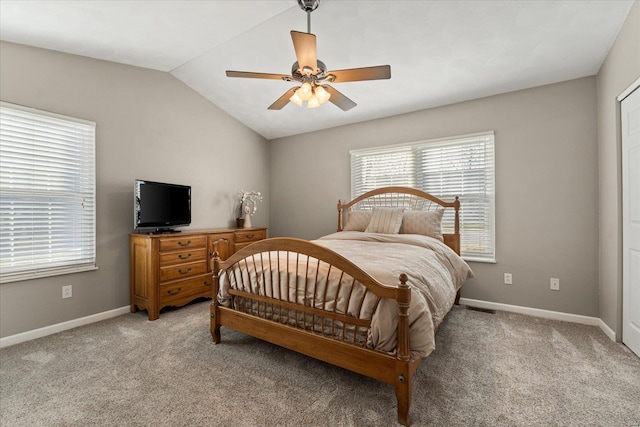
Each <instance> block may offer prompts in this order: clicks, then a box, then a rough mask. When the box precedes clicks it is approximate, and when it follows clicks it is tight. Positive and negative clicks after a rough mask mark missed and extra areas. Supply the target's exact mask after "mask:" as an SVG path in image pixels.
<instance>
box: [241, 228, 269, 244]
mask: <svg viewBox="0 0 640 427" xmlns="http://www.w3.org/2000/svg"><path fill="white" fill-rule="evenodd" d="M266 237H267V232H266V231H265V230H247V231H236V236H235V242H236V243H252V242H257V241H258V240H262V239H265V238H266Z"/></svg>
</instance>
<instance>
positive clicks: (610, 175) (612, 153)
mask: <svg viewBox="0 0 640 427" xmlns="http://www.w3.org/2000/svg"><path fill="white" fill-rule="evenodd" d="M637 78H640V2H638V1H636V2H634V5H633V6H632V7H631V10H630V11H629V15H628V16H627V19H626V21H625V23H624V25H623V27H622V28H621V30H620V32H619V33H618V37H617V39H616V41H615V43H614V44H613V46H612V47H611V50H610V51H609V55H608V56H607V59H606V60H605V62H604V63H603V65H602V67H601V68H600V72H599V73H598V81H597V94H598V172H599V181H598V190H599V193H600V202H599V213H600V219H599V225H600V229H599V230H600V236H599V247H600V292H599V298H600V312H599V317H600V318H601V319H602V320H603V321H604V322H605V323H606V324H607V325H608V326H609V327H610V328H611V329H612V330H613V331H614V332H615V333H616V336H617V338H618V339H620V338H621V334H622V181H621V179H622V169H621V167H622V166H621V142H620V103H619V102H618V101H617V99H616V98H617V96H618V95H620V94H621V93H622V92H623V91H624V90H625V89H626V88H627V87H628V86H629V85H630V84H632V83H633V82H634V81H635V80H636V79H637Z"/></svg>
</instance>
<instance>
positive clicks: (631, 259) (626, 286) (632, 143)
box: [620, 88, 640, 356]
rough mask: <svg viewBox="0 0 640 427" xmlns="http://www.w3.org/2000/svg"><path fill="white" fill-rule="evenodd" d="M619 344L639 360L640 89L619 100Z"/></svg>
mask: <svg viewBox="0 0 640 427" xmlns="http://www.w3.org/2000/svg"><path fill="white" fill-rule="evenodd" d="M620 108H621V110H620V111H621V120H622V342H623V343H624V344H625V345H626V346H627V347H629V348H630V349H631V350H632V351H633V352H634V353H636V354H637V355H639V356H640V88H637V89H636V90H634V91H633V92H632V93H631V94H630V95H629V96H627V97H626V98H625V99H623V100H622V104H621V107H620Z"/></svg>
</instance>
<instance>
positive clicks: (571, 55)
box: [0, 0, 633, 139]
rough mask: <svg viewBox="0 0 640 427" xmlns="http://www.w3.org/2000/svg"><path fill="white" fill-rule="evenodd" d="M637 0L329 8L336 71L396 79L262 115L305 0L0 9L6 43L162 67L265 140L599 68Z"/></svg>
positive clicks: (319, 31) (381, 0)
mask: <svg viewBox="0 0 640 427" xmlns="http://www.w3.org/2000/svg"><path fill="white" fill-rule="evenodd" d="M632 4H633V0H606V1H596V0H581V1H577V0H569V1H561V0H553V1H542V0H531V1H529V0H526V1H525V0H503V1H502V0H501V1H460V0H457V1H416V0H413V1H399V0H390V1H385V0H372V1H364V0H360V1H344V0H321V3H320V6H319V8H318V9H317V10H316V11H314V12H313V13H312V14H311V32H312V33H314V34H316V36H317V46H318V58H319V59H320V60H322V61H324V63H325V64H326V65H327V67H328V69H329V70H332V69H333V70H338V69H344V68H356V67H365V66H374V65H385V64H389V65H391V79H390V80H377V81H365V82H350V83H336V84H334V87H335V88H336V89H338V90H339V91H340V92H342V93H343V94H344V95H346V96H348V97H349V98H351V99H352V100H354V101H355V102H356V103H357V104H358V106H357V107H355V108H353V109H351V110H349V111H347V112H344V111H342V110H340V109H339V108H338V107H336V106H334V105H333V104H331V103H327V104H325V105H323V106H321V107H320V108H316V109H306V108H301V107H298V106H296V105H294V104H292V103H290V104H288V105H287V106H286V107H284V108H283V109H282V110H280V111H271V110H267V107H268V106H269V105H271V103H273V101H275V100H276V99H277V98H279V97H280V96H281V95H282V94H283V93H284V92H286V91H287V90H288V89H289V88H290V87H293V86H294V84H292V83H291V82H284V81H277V80H255V79H238V78H228V77H226V76H225V70H227V69H230V70H239V71H257V72H266V73H276V74H289V73H290V72H291V65H292V64H293V62H295V60H296V59H295V53H294V50H293V44H292V42H291V36H290V31H291V30H297V31H306V26H307V17H306V14H305V13H304V12H303V11H302V10H301V9H300V8H299V7H298V5H297V2H296V0H268V1H248V0H241V1H239V0H235V1H220V0H217V1H152V0H146V1H125V0H122V1H79V0H77V1H56V0H49V1H26V0H23V1H14V0H2V1H0V39H2V40H6V41H10V42H15V43H21V44H26V45H32V46H37V47H42V48H46V49H53V50H58V51H62V52H68V53H73V54H77V55H84V56H89V57H93V58H99V59H104V60H108V61H115V62H121V63H125V64H131V65H136V66H140V67H146V68H151V69H155V70H161V71H167V72H170V73H171V74H173V75H174V76H175V77H177V78H178V79H180V80H182V81H183V82H184V83H186V84H187V85H189V86H190V87H192V88H193V89H195V90H196V91H198V92H199V93H201V94H202V95H203V96H205V97H206V98H208V99H209V100H210V101H211V102H213V103H214V104H216V105H217V106H219V107H220V108H222V109H223V110H225V111H226V112H227V113H229V114H230V115H232V116H233V117H235V118H236V119H238V120H239V121H241V122H242V123H244V124H245V125H247V126H248V127H250V128H251V129H253V130H254V131H256V132H257V133H259V134H261V135H262V136H264V137H265V138H267V139H273V138H278V137H282V136H287V135H295V134H300V133H305V132H310V131H314V130H319V129H326V128H331V127H335V126H340V125H345V124H349V123H355V122H361V121H365V120H371V119H376V118H381V117H387V116H391V115H396V114H402V113H407V112H411V111H416V110H421V109H425V108H430V107H435V106H439V105H445V104H451V103H454V102H460V101H464V100H469V99H475V98H480V97H484V96H490V95H495V94H499V93H505V92H510V91H514V90H518V89H524V88H528V87H534V86H539V85H544V84H549V83H555V82H559V81H564V80H570V79H574V78H579V77H584V76H590V75H594V74H596V73H597V72H598V70H599V68H600V66H601V65H602V62H603V61H604V59H605V57H606V55H607V53H608V51H609V49H610V47H611V45H612V44H613V41H614V39H615V37H616V35H617V33H618V31H619V29H620V27H621V26H622V24H623V22H624V19H625V18H626V16H627V14H628V12H629V9H630V8H631V6H632Z"/></svg>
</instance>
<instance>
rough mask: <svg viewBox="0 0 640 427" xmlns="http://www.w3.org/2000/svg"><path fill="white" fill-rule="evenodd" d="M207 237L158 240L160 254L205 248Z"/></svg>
mask: <svg viewBox="0 0 640 427" xmlns="http://www.w3.org/2000/svg"><path fill="white" fill-rule="evenodd" d="M206 247H207V236H183V237H182V236H181V237H172V238H167V239H161V240H160V252H169V251H179V250H182V249H194V248H206Z"/></svg>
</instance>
